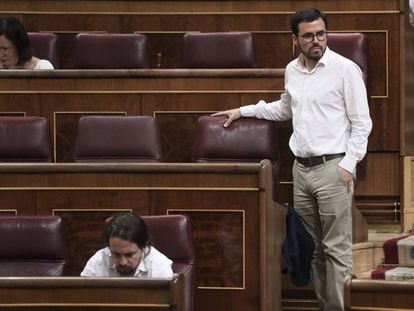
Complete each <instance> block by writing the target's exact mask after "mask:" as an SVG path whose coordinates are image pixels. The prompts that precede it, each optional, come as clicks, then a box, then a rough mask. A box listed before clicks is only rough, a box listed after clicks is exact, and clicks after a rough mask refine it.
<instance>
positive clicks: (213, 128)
mask: <svg viewBox="0 0 414 311" xmlns="http://www.w3.org/2000/svg"><path fill="white" fill-rule="evenodd" d="M224 122H225V118H223V117H210V116H203V117H201V118H200V119H199V120H198V127H197V131H196V135H195V139H194V144H193V151H192V156H191V161H193V162H216V163H218V162H246V163H257V162H260V161H261V160H263V159H269V160H270V161H271V163H272V169H273V190H274V192H273V198H274V200H275V201H277V199H278V183H279V177H278V176H279V171H280V154H279V140H278V132H277V128H276V124H275V122H273V121H267V120H259V119H256V118H241V119H238V120H236V121H234V122H233V123H232V124H231V125H230V126H229V127H227V128H224V127H223V124H224Z"/></svg>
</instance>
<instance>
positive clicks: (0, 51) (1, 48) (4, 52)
mask: <svg viewBox="0 0 414 311" xmlns="http://www.w3.org/2000/svg"><path fill="white" fill-rule="evenodd" d="M10 51H11V47H4V46H0V54H2V55H8V54H9V53H10Z"/></svg>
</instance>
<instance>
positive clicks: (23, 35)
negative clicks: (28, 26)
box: [0, 16, 54, 70]
mask: <svg viewBox="0 0 414 311" xmlns="http://www.w3.org/2000/svg"><path fill="white" fill-rule="evenodd" d="M0 69H35V70H36V69H54V68H53V65H52V63H51V62H50V61H48V60H45V59H39V58H37V57H35V56H33V55H32V50H31V47H30V41H29V37H28V36H27V32H26V30H25V29H24V26H23V24H22V23H21V22H20V21H19V20H18V19H17V18H15V17H12V16H10V17H2V18H0Z"/></svg>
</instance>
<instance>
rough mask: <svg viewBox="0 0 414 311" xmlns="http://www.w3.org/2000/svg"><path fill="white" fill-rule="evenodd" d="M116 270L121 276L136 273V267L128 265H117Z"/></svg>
mask: <svg viewBox="0 0 414 311" xmlns="http://www.w3.org/2000/svg"><path fill="white" fill-rule="evenodd" d="M116 271H118V273H119V275H120V276H134V273H135V269H132V268H131V267H128V266H116Z"/></svg>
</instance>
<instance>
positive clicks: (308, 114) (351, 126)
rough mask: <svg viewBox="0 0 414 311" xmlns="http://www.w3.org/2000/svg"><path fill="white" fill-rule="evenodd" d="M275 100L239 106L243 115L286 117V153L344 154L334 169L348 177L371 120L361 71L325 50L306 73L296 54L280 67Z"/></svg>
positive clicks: (364, 145) (361, 154) (305, 155)
mask: <svg viewBox="0 0 414 311" xmlns="http://www.w3.org/2000/svg"><path fill="white" fill-rule="evenodd" d="M285 89H286V92H285V93H284V94H282V96H281V99H280V100H278V101H274V102H271V103H268V104H267V103H266V102H264V101H259V102H258V103H257V104H256V105H248V106H244V107H241V108H240V111H241V115H242V116H243V117H256V118H259V119H270V120H276V121H282V120H288V119H291V118H292V122H293V129H294V131H293V133H292V136H291V138H290V141H289V146H290V149H291V150H292V152H293V154H294V155H295V156H297V157H303V158H308V157H312V156H321V155H326V154H338V153H343V152H345V153H346V154H345V157H344V158H343V159H342V161H341V162H340V163H339V166H340V167H342V168H344V169H345V170H347V171H348V172H350V173H354V171H355V167H356V164H357V162H358V161H360V160H361V159H362V158H363V157H364V155H365V153H366V148H367V142H368V139H367V138H368V136H369V133H370V132H371V128H372V121H371V118H370V116H369V109H368V99H367V93H366V89H365V87H364V83H363V81H362V72H361V69H360V68H359V67H358V65H356V64H355V63H354V62H352V61H351V60H349V59H347V58H345V57H343V56H341V55H339V54H337V53H335V52H333V51H332V50H330V49H329V48H328V47H327V48H326V51H325V53H324V55H323V57H322V58H321V59H320V60H319V62H318V64H317V65H316V66H315V68H313V69H312V70H311V71H308V70H307V69H306V67H305V66H304V65H303V59H302V55H301V56H299V57H298V58H297V59H295V60H293V61H292V62H290V63H289V64H288V65H287V67H286V73H285Z"/></svg>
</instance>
